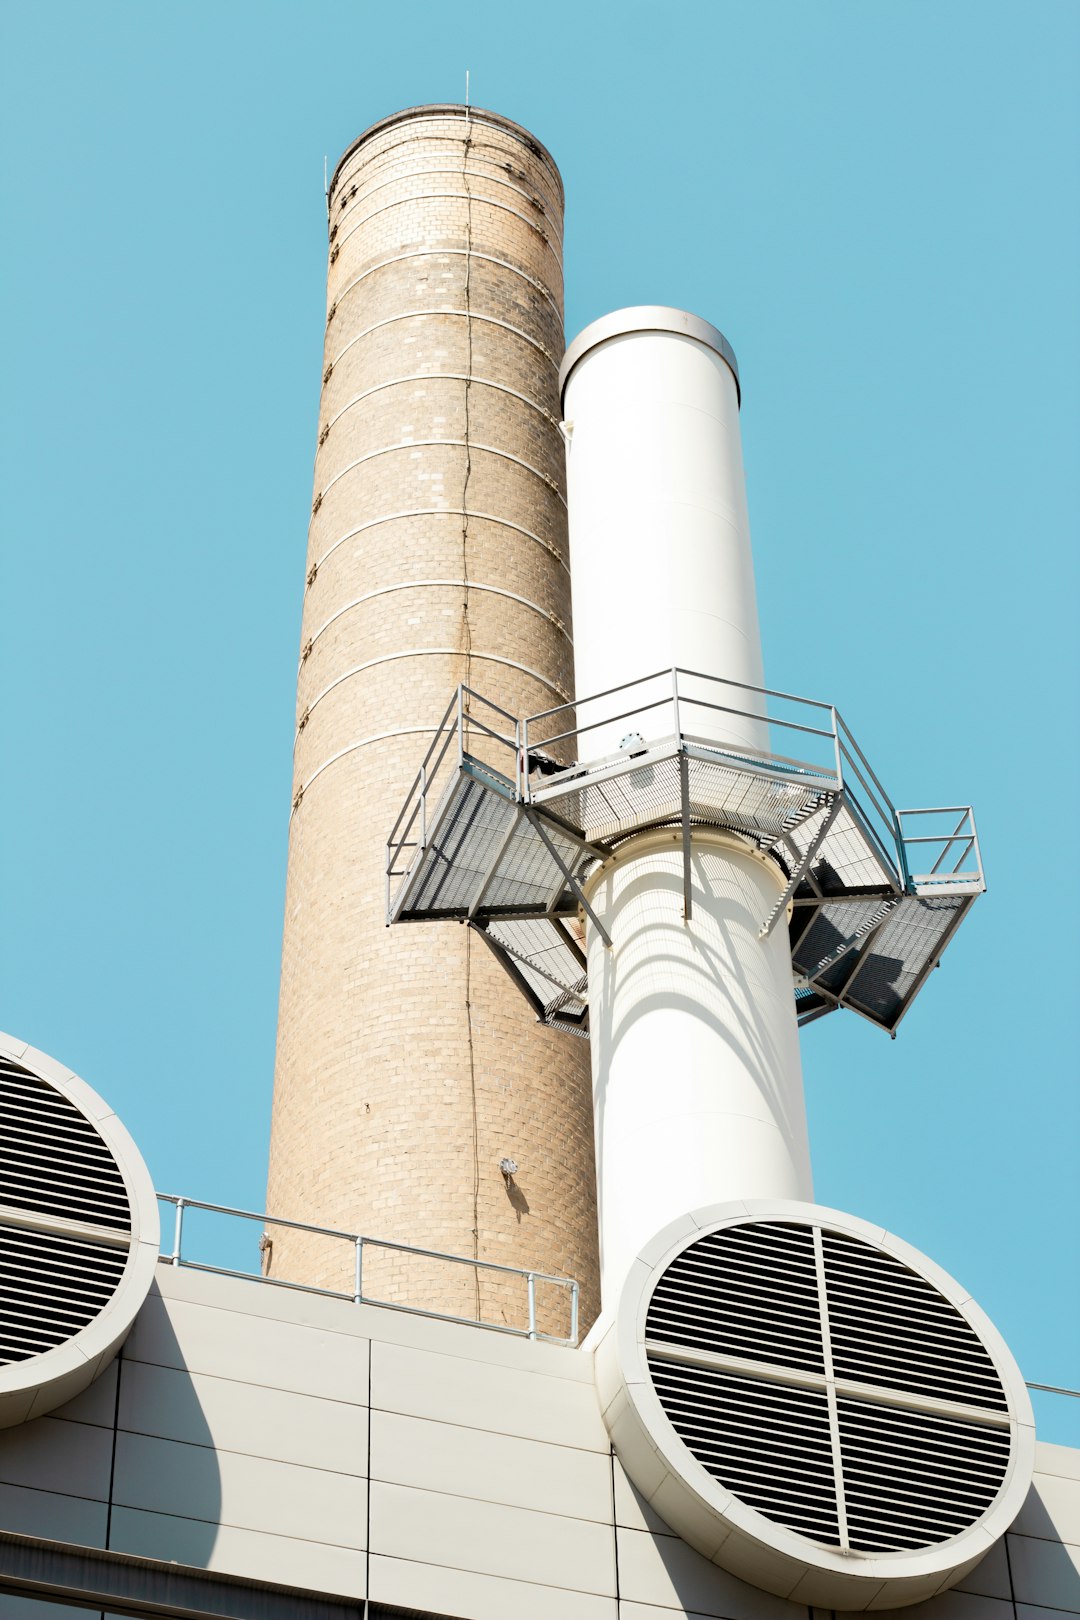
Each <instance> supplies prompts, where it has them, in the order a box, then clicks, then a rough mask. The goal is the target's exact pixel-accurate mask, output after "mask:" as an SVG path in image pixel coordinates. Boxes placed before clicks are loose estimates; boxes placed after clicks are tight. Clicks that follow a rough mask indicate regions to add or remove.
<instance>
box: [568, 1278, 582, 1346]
mask: <svg viewBox="0 0 1080 1620" xmlns="http://www.w3.org/2000/svg"><path fill="white" fill-rule="evenodd" d="M580 1292H581V1290H580V1288H579V1286H578V1282H577V1278H575V1279H574V1281H573V1282H572V1283H571V1284H570V1343H571V1344H573V1345H576V1344H577V1342H578V1295H579V1294H580Z"/></svg>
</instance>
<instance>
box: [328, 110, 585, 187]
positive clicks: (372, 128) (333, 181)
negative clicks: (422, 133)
mask: <svg viewBox="0 0 1080 1620" xmlns="http://www.w3.org/2000/svg"><path fill="white" fill-rule="evenodd" d="M448 117H449V118H461V120H462V122H464V121H465V119H466V118H468V120H469V122H470V123H476V124H490V125H493V126H494V127H495V128H496V129H501V130H505V131H506V132H507V133H509V134H511V135H514V136H516V137H517V139H518V140H519V141H521V143H522V145H523V146H526V147H528V148H529V150H530V151H531V152H532V153H533V155H534V156H535V157H538V158H539V159H540V160H541V162H542V163H545V164H546V165H547V167H548V168H549V169H550V170H551V174H552V178H553V179H554V181H555V184H556V185H557V187H558V189H559V200H560V202H562V203H563V205H564V206H565V202H566V192H565V188H564V186H563V178H562V175H561V174H560V173H559V165H558V164H557V163H556V162H555V159H554V158H553V157H552V155H551V153H550V152H549V151H548V149H547V147H546V146H545V145H544V143H543V141H541V140H538V139H537V137H536V136H535V135H534V134H533V133H532V131H531V130H528V129H526V128H525V125H524V124H518V123H515V122H514V120H513V119H512V118H507V117H506V116H505V115H504V114H503V113H497V112H492V111H491V110H490V109H489V108H487V107H467V106H466V105H465V103H464V102H461V101H431V102H424V103H422V104H421V105H419V106H416V107H403V108H402V109H401V111H400V112H395V113H389V114H388V115H387V116H386V117H385V118H379V119H376V121H375V123H373V124H369V125H368V126H367V128H366V129H364V130H362V131H361V133H360V134H359V135H358V136H357V137H356V139H355V140H354V141H350V143H349V145H348V146H347V147H346V148H345V150H344V152H342V154H341V156H340V157H339V158H338V160H337V163H336V164H335V165H334V172H333V174H332V176H331V178H330V185H329V188H328V190H327V193H326V195H327V198H328V199H329V198H331V197H332V196H333V195H334V189H335V187H336V186H337V183H338V176H339V175H340V173H341V170H342V168H343V167H344V165H345V164H346V163H347V162H348V160H349V159H350V158H351V157H352V156H353V154H354V153H356V152H357V151H359V149H360V147H361V146H363V145H364V144H365V142H367V141H370V140H373V139H374V137H375V136H376V135H381V134H383V133H384V131H386V130H388V129H392V128H393V127H394V125H395V124H403V123H406V122H407V121H410V120H412V119H416V120H420V119H424V118H448Z"/></svg>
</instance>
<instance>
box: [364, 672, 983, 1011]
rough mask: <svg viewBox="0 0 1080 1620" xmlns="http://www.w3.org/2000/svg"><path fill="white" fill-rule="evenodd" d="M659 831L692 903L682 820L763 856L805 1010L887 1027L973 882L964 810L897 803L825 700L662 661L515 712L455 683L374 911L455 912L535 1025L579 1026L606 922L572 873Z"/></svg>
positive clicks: (410, 916) (409, 917)
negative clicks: (675, 848)
mask: <svg viewBox="0 0 1080 1620" xmlns="http://www.w3.org/2000/svg"><path fill="white" fill-rule="evenodd" d="M717 715H722V716H724V719H723V720H722V721H720V722H718V721H717V719H716V716H717ZM721 726H722V727H723V728H724V730H725V731H726V732H728V734H730V735H731V736H733V737H735V738H736V739H738V740H737V741H736V742H735V743H733V744H732V745H731V746H727V745H720V744H718V743H717V742H716V741H710V740H709V734H710V733H711V734H712V736H713V737H715V736H716V734H717V731H718V729H719V728H720V727H721ZM616 732H621V733H622V736H621V746H620V747H618V748H617V749H616V750H615V751H614V752H612V751H610V743H611V741H612V738H613V736H614V735H615V733H616ZM591 740H599V742H600V744H601V745H602V746H607V747H608V748H609V751H608V752H606V753H602V754H600V755H599V757H594V758H589V757H588V754H589V746H590V741H591ZM777 743H779V744H781V746H782V748H783V749H784V750H785V751H783V752H781V751H779V749H778V748H777V747H776V744H777ZM788 749H798V750H799V756H800V757H795V755H794V754H792V753H788V752H787V751H786V750H788ZM582 756H584V757H582ZM802 756H805V757H802ZM662 826H674V827H678V828H680V829H681V833H682V845H683V851H684V862H685V865H684V870H685V881H684V892H683V899H684V908H685V910H686V914H687V915H690V908H691V905H692V891H691V884H690V849H691V836H692V829H693V828H694V827H715V828H719V829H723V830H726V831H731V832H737V833H741V834H742V835H743V836H745V837H746V838H748V839H750V840H751V841H752V842H753V843H754V844H755V845H756V846H757V847H758V848H759V849H761V850H763V851H768V852H770V853H771V854H772V856H773V858H774V859H775V860H776V861H777V863H778V865H779V866H780V868H781V870H782V872H783V874H784V876H785V879H786V888H785V891H784V893H783V895H782V896H781V897H780V898H779V900H778V901H777V904H776V906H775V907H774V908H773V910H772V911H771V913H770V914H769V916H767V917H763V918H762V919H761V927H762V933H763V934H764V933H769V932H771V931H772V930H773V929H774V928H776V927H778V926H784V925H785V923H786V926H787V928H788V931H789V937H790V942H791V960H792V973H793V987H794V995H795V1001H796V1008H797V1012H798V1016H799V1022H800V1023H809V1022H811V1021H812V1020H813V1019H815V1018H819V1017H821V1016H822V1015H823V1014H825V1013H827V1012H832V1011H834V1010H835V1009H836V1008H838V1007H850V1008H851V1009H852V1010H853V1011H855V1012H857V1013H859V1014H861V1015H862V1016H863V1017H865V1018H868V1019H869V1020H870V1021H871V1022H872V1023H875V1024H877V1025H879V1026H880V1027H881V1028H883V1029H886V1030H888V1031H889V1032H890V1033H891V1034H895V1033H896V1029H897V1026H898V1025H899V1023H900V1021H901V1019H902V1018H903V1017H904V1015H905V1013H906V1012H907V1010H908V1008H909V1007H910V1005H911V1003H912V1001H913V999H914V997H915V996H916V994H917V993H918V991H919V990H920V988H921V987H922V984H923V983H924V981H925V979H926V977H927V975H928V974H929V973H930V971H931V970H932V969H933V968H934V967H935V966H936V965H937V963H938V961H939V960H940V957H941V953H942V951H943V950H944V948H945V946H946V944H947V943H948V942H949V940H950V939H951V937H952V935H953V934H954V933H955V931H956V929H957V927H958V926H959V924H960V922H961V921H962V920H963V917H964V916H965V914H966V912H967V910H968V909H969V907H970V906H971V905H972V903H973V902H974V900H975V899H976V897H977V896H978V895H979V894H981V893H982V892H983V890H984V888H985V883H984V880H983V872H982V864H981V860H980V856H979V846H978V838H977V835H976V831H975V823H974V818H973V816H972V812H971V809H970V807H967V806H964V807H958V808H955V809H949V808H947V809H934V810H906V811H898V810H896V809H895V808H894V806H893V804H892V802H891V801H890V799H889V798H888V795H887V794H886V793H885V790H884V788H883V787H882V786H881V783H880V782H879V781H878V779H877V777H876V776H875V774H874V772H873V770H872V769H871V767H870V765H869V764H868V762H867V760H866V757H865V755H864V754H863V753H862V751H861V749H860V748H859V747H858V744H857V743H856V742H855V739H854V738H853V736H852V735H851V732H850V731H849V730H848V727H847V726H846V725H845V724H844V722H843V720H842V719H841V718H840V716H839V714H838V713H837V711H836V709H835V708H833V707H832V706H831V705H829V704H824V703H816V702H812V701H811V700H809V699H805V698H796V697H793V696H791V695H790V694H787V693H782V692H772V691H769V690H767V689H765V688H756V687H746V686H740V685H738V684H737V683H734V682H728V681H718V680H715V679H713V678H712V677H708V676H703V675H698V674H694V673H693V672H691V671H686V670H665V671H663V672H661V673H660V674H658V675H653V676H648V677H646V678H644V679H643V680H641V681H635V682H632V683H631V684H630V685H628V686H624V687H619V688H616V689H614V690H613V691H611V692H604V693H600V694H598V695H597V696H596V697H592V698H585V699H579V700H578V702H577V703H576V704H565V705H562V706H560V707H559V708H555V709H550V710H546V711H544V712H543V713H542V714H539V715H533V716H529V717H525V718H517V717H515V716H513V715H510V714H508V713H507V712H506V711H505V710H503V709H500V708H499V707H498V706H497V705H496V704H493V703H491V702H490V700H488V699H487V698H485V697H483V696H482V694H480V693H478V692H475V691H473V690H471V689H470V688H468V687H464V686H462V687H459V689H458V691H457V692H456V693H455V695H454V698H453V699H452V701H451V703H450V705H449V707H448V709H447V711H446V714H445V715H444V717H443V720H442V722H441V724H440V726H439V728H438V731H437V732H436V735H435V738H434V740H433V742H432V744H431V747H430V748H429V750H428V752H427V755H426V756H425V759H424V762H423V764H422V765H421V768H420V770H419V772H418V773H417V776H416V779H415V781H414V782H413V785H412V787H411V789H410V791H409V795H408V798H407V799H406V802H405V805H404V807H403V809H402V811H401V814H400V815H399V816H398V819H397V822H396V823H395V826H394V829H393V831H392V833H391V835H390V839H389V841H388V845H387V866H386V884H387V889H386V902H387V921H388V922H390V923H398V922H411V921H432V920H434V919H438V918H443V919H447V920H455V921H458V922H463V923H467V924H469V925H470V926H471V927H473V928H474V929H476V930H477V931H478V932H479V933H480V934H481V936H482V937H483V939H484V940H485V942H486V943H487V944H488V946H489V947H490V948H491V950H492V951H493V952H494V953H495V955H496V956H497V957H498V959H499V961H500V962H501V963H502V965H503V967H504V968H505V969H506V970H507V972H508V973H509V974H510V975H511V977H512V978H513V979H514V981H515V983H516V984H517V985H518V987H519V988H520V989H521V991H522V992H523V994H524V995H525V996H526V997H527V999H528V1000H529V1002H530V1004H531V1005H532V1006H533V1008H534V1010H535V1012H536V1015H537V1017H538V1018H539V1019H540V1020H541V1021H542V1022H544V1023H547V1024H552V1025H555V1026H557V1027H559V1028H563V1029H568V1030H571V1031H573V1032H574V1033H576V1034H587V1032H588V1006H587V997H588V988H587V979H586V965H585V954H584V931H583V927H582V924H581V921H580V919H581V918H582V916H583V915H587V916H588V917H589V918H590V920H591V921H592V923H593V924H594V926H595V927H596V928H597V929H598V930H599V932H600V934H601V936H602V937H603V938H604V939H605V940H606V939H607V934H606V931H605V928H604V922H603V918H602V917H599V916H597V915H596V914H595V913H594V912H593V911H592V909H591V908H590V906H589V904H588V901H587V900H586V898H585V895H584V893H583V890H582V884H583V882H584V879H585V878H586V876H587V874H588V873H589V871H590V870H591V869H592V868H593V866H594V865H595V864H596V863H597V862H600V861H603V860H605V859H606V858H607V857H608V856H610V855H611V854H612V852H613V851H614V850H615V849H616V848H617V847H618V845H619V844H620V843H621V842H623V841H624V840H625V839H626V838H628V837H630V836H631V835H632V834H634V833H637V832H641V831H643V830H645V829H647V828H652V827H662Z"/></svg>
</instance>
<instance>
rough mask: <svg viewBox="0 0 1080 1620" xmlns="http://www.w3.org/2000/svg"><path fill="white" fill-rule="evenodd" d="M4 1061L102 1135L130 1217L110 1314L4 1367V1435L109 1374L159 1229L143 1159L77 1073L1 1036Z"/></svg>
mask: <svg viewBox="0 0 1080 1620" xmlns="http://www.w3.org/2000/svg"><path fill="white" fill-rule="evenodd" d="M0 1055H3V1056H4V1057H6V1058H9V1059H11V1060H12V1061H13V1062H15V1063H18V1064H20V1065H21V1066H22V1067H23V1068H24V1069H26V1070H28V1071H29V1072H30V1073H31V1074H32V1075H35V1076H36V1077H37V1078H38V1079H39V1080H42V1081H44V1082H45V1083H46V1084H47V1085H49V1086H52V1087H53V1089H54V1090H55V1091H57V1092H58V1093H59V1094H60V1096H61V1097H63V1098H64V1099H65V1100H66V1101H67V1102H69V1103H70V1104H71V1105H72V1106H73V1107H74V1108H76V1109H77V1110H78V1111H79V1113H80V1114H82V1115H83V1116H84V1118H86V1119H87V1120H89V1121H90V1123H91V1124H92V1125H93V1126H94V1128H95V1129H96V1130H97V1132H98V1135H99V1136H100V1137H101V1138H102V1140H103V1141H104V1143H105V1146H106V1147H107V1148H108V1150H109V1152H110V1153H111V1154H112V1157H113V1159H114V1161H115V1163H116V1167H117V1169H118V1170H119V1172H120V1175H121V1177H122V1178H123V1183H124V1190H125V1192H126V1193H127V1198H128V1205H129V1209H130V1214H131V1232H130V1241H129V1243H128V1245H127V1260H126V1263H125V1265H124V1269H123V1272H122V1273H121V1276H120V1279H119V1281H118V1283H117V1285H116V1288H115V1290H114V1292H113V1293H112V1295H111V1296H110V1298H109V1299H108V1301H107V1302H106V1304H105V1305H104V1307H103V1308H102V1309H101V1310H100V1311H99V1312H98V1314H97V1315H96V1316H95V1317H93V1318H92V1319H91V1320H90V1321H89V1322H88V1323H87V1324H86V1326H85V1327H83V1328H80V1329H79V1331H78V1332H76V1333H73V1334H72V1336H71V1337H70V1338H69V1339H64V1340H63V1341H62V1342H61V1343H60V1344H57V1345H54V1346H53V1348H52V1349H50V1350H44V1351H42V1352H41V1353H40V1354H38V1355H35V1356H28V1357H27V1358H26V1360H25V1361H12V1362H7V1363H6V1364H5V1365H3V1366H0V1428H5V1427H7V1426H10V1425H13V1424H18V1423H25V1422H26V1421H27V1420H28V1419H30V1418H38V1417H42V1416H44V1414H45V1413H47V1412H52V1411H54V1410H55V1408H56V1407H58V1406H61V1405H63V1404H66V1403H67V1402H68V1401H71V1400H74V1399H75V1397H76V1396H77V1395H79V1394H81V1393H82V1391H83V1390H85V1389H87V1388H89V1386H90V1385H91V1384H92V1383H93V1382H94V1380H95V1379H96V1378H97V1377H99V1376H100V1374H101V1373H103V1372H105V1371H106V1369H107V1368H108V1367H109V1366H110V1364H111V1362H112V1360H113V1357H114V1356H115V1355H116V1352H117V1351H118V1350H119V1348H120V1346H121V1345H122V1344H123V1342H124V1340H125V1339H126V1338H127V1336H128V1333H129V1332H130V1331H131V1325H132V1323H133V1322H134V1320H135V1318H136V1316H137V1314H138V1312H139V1310H140V1309H141V1307H142V1305H143V1303H144V1302H145V1300H146V1296H147V1293H148V1292H149V1289H150V1284H151V1282H152V1281H153V1277H154V1271H155V1269H156V1266H157V1259H158V1250H159V1247H160V1239H161V1227H160V1222H159V1219H158V1206H157V1198H156V1196H155V1194H154V1186H153V1183H152V1181H151V1180H150V1172H149V1171H148V1170H147V1168H146V1165H145V1163H144V1162H143V1157H142V1154H141V1153H140V1152H139V1150H138V1148H137V1147H136V1146H135V1143H134V1142H133V1141H132V1139H131V1137H130V1135H129V1134H128V1132H127V1130H126V1129H125V1127H124V1126H123V1124H122V1123H121V1121H120V1120H119V1119H118V1118H117V1116H116V1114H114V1113H113V1111H112V1109H111V1108H110V1107H109V1104H108V1103H107V1102H106V1101H105V1100H104V1098H102V1097H99V1096H98V1094H97V1092H96V1091H94V1090H93V1089H92V1088H91V1087H90V1086H88V1085H87V1083H86V1081H85V1080H81V1079H80V1078H79V1076H78V1075H77V1074H75V1073H73V1071H72V1070H71V1069H68V1068H65V1066H64V1065H63V1064H62V1063H58V1062H57V1060H56V1059H55V1058H52V1057H49V1056H48V1054H47V1053H45V1052H39V1051H38V1050H37V1048H36V1047H33V1046H28V1045H27V1043H26V1042H25V1041H20V1040H19V1039H18V1038H17V1037H16V1036H14V1035H6V1034H3V1033H0Z"/></svg>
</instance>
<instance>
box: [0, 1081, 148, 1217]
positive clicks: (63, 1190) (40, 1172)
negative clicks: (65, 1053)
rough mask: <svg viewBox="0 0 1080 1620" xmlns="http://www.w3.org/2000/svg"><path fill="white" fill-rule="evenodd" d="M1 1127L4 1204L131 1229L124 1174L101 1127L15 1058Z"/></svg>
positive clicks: (3, 1095) (5, 1085) (0, 1096)
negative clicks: (105, 1139)
mask: <svg viewBox="0 0 1080 1620" xmlns="http://www.w3.org/2000/svg"><path fill="white" fill-rule="evenodd" d="M0 1124H2V1136H0V1204H7V1205H9V1206H10V1207H11V1208H13V1209H25V1210H34V1211H36V1212H38V1213H39V1214H42V1215H55V1216H61V1217H63V1218H64V1219H66V1220H69V1221H87V1222H89V1223H90V1224H91V1225H93V1226H108V1227H112V1228H113V1229H115V1230H116V1231H118V1232H127V1231H130V1229H131V1210H130V1207H129V1205H128V1197H127V1192H126V1191H125V1188H124V1181H123V1177H122V1176H121V1174H120V1171H119V1169H118V1168H117V1164H116V1161H115V1159H114V1158H113V1156H112V1154H111V1152H110V1151H109V1148H108V1147H107V1146H106V1144H105V1142H104V1141H103V1140H102V1138H101V1137H100V1136H99V1135H98V1132H97V1131H96V1130H95V1128H94V1126H93V1125H92V1124H91V1122H90V1121H89V1120H88V1119H87V1118H86V1116H85V1115H84V1114H81V1113H80V1112H79V1110H78V1109H77V1108H76V1107H75V1105H74V1103H72V1102H69V1100H68V1099H67V1097H65V1096H63V1095H62V1094H61V1093H60V1092H59V1091H57V1090H55V1089H54V1087H52V1086H50V1085H48V1084H47V1083H46V1082H45V1081H44V1080H39V1079H38V1077H37V1075H34V1074H30V1073H29V1071H28V1070H26V1069H23V1068H21V1067H20V1065H19V1064H17V1063H12V1062H11V1061H10V1059H3V1060H0Z"/></svg>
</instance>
